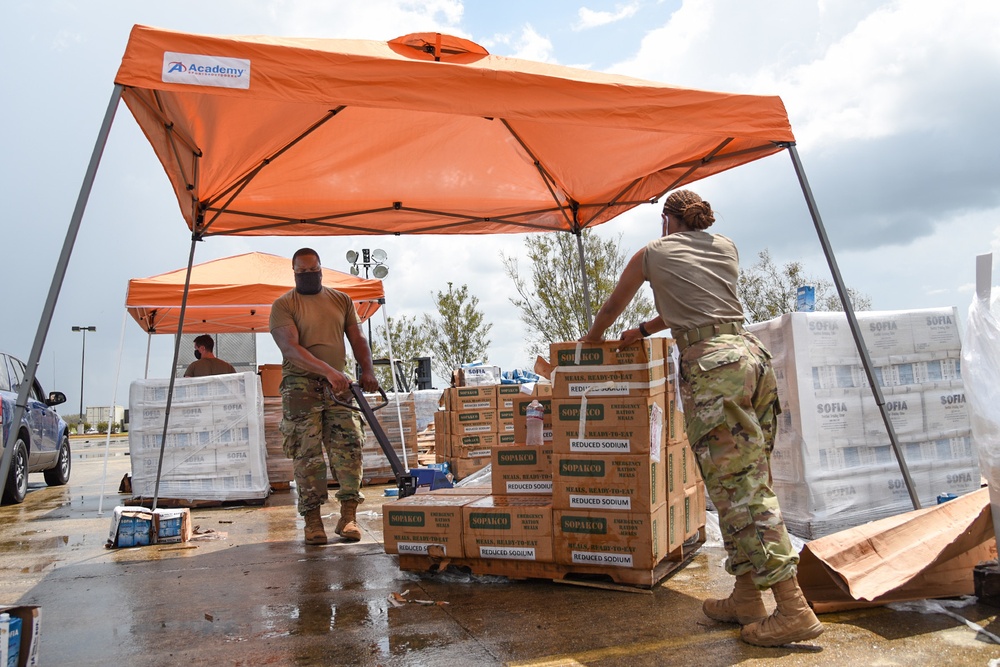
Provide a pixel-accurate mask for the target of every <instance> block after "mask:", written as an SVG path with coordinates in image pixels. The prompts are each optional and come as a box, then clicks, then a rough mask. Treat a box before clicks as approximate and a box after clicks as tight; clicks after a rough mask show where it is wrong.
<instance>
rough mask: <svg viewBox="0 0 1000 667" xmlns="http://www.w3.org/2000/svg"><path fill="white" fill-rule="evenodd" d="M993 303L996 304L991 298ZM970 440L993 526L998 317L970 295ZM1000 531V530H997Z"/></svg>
mask: <svg viewBox="0 0 1000 667" xmlns="http://www.w3.org/2000/svg"><path fill="white" fill-rule="evenodd" d="M992 301H993V304H996V301H997V300H996V299H995V298H994V299H993V300H992ZM962 375H963V376H964V378H965V388H966V396H967V400H968V403H969V418H970V421H971V426H972V441H973V443H974V445H975V449H976V450H977V451H978V452H979V468H980V471H981V473H982V475H983V477H985V478H986V481H987V482H988V483H989V487H990V505H991V506H992V508H993V526H994V529H997V525H998V524H1000V318H998V317H997V315H996V313H995V311H994V308H993V307H992V306H991V304H990V302H988V301H987V300H985V299H980V298H979V297H978V296H973V298H972V305H971V306H969V318H968V322H967V323H966V327H965V336H964V337H963V340H962ZM998 534H1000V531H998Z"/></svg>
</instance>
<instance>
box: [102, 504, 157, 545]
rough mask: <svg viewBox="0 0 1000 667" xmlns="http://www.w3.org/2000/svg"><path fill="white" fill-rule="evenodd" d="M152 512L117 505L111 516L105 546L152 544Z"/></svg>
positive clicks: (143, 508) (141, 508)
mask: <svg viewBox="0 0 1000 667" xmlns="http://www.w3.org/2000/svg"><path fill="white" fill-rule="evenodd" d="M154 534H155V533H154V532H153V512H152V510H149V509H147V508H145V507H136V506H129V505H119V506H118V507H116V508H115V509H114V512H113V513H112V516H111V532H110V533H109V534H108V543H107V546H108V547H111V548H124V547H141V546H147V545H150V544H152V543H153V542H152V540H153V535H154Z"/></svg>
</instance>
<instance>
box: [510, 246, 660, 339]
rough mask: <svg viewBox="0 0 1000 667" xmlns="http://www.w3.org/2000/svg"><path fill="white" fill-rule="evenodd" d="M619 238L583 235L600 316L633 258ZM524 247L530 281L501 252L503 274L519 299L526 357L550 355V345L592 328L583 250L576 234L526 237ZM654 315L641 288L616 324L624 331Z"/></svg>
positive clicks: (594, 306) (593, 301)
mask: <svg viewBox="0 0 1000 667" xmlns="http://www.w3.org/2000/svg"><path fill="white" fill-rule="evenodd" d="M621 238H622V237H621V234H619V235H618V237H617V238H615V239H602V238H601V237H600V236H598V235H597V234H596V233H594V232H593V231H592V230H589V229H586V230H584V231H583V248H584V255H585V261H586V264H587V267H586V271H587V284H588V287H589V292H590V310H591V313H594V314H596V313H597V311H598V309H599V308H600V307H601V306H602V305H603V304H604V302H605V301H606V300H607V298H608V297H609V296H610V295H611V292H612V290H614V288H615V285H616V284H617V283H618V278H619V277H620V276H621V273H622V270H623V269H624V268H625V264H626V263H628V260H629V259H630V258H631V256H629V255H626V254H625V252H624V251H623V250H622V248H621ZM524 246H525V249H526V250H527V259H528V263H529V265H530V271H531V276H530V280H529V279H528V278H525V277H522V276H521V273H520V267H519V265H518V260H517V258H516V257H507V256H504V255H503V254H501V257H502V259H503V265H504V270H505V271H506V273H507V276H508V277H509V278H510V279H511V281H512V282H513V283H514V288H515V289H516V290H517V293H518V295H519V296H518V298H512V299H511V300H510V301H511V303H512V304H514V306H515V307H516V308H517V309H518V310H519V311H521V321H522V322H524V324H525V325H526V326H527V330H526V332H525V333H526V338H527V341H528V353H529V354H531V355H537V354H542V355H545V356H547V355H548V351H549V349H548V346H549V344H550V343H554V342H562V341H570V340H576V339H578V338H579V337H580V336H582V335H583V334H585V333H587V331H588V330H589V329H590V323H589V322H587V309H586V307H585V305H584V304H585V300H584V292H583V281H582V278H581V274H580V253H579V248H578V247H577V240H576V238H575V237H574V236H573V235H572V234H534V235H530V236H527V237H525V239H524ZM655 314H656V312H655V310H654V308H653V304H652V302H651V301H650V299H649V297H647V296H646V288H643V289H641V290H639V292H638V293H637V294H636V296H635V298H634V299H632V302H631V303H629V305H628V307H627V308H626V309H625V312H624V313H622V316H621V317H620V318H619V319H618V325H619V326H620V330H624V329H627V328H630V327H634V326H636V325H638V323H639V322H641V321H643V320H648V319H651V318H652V317H653V316H654V315H655ZM608 335H609V336H610V335H614V334H613V333H612V332H609V334H608Z"/></svg>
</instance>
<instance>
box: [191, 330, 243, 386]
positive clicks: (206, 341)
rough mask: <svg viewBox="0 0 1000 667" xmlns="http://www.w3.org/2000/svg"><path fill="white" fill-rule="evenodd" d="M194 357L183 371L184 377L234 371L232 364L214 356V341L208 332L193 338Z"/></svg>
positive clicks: (223, 373) (198, 376) (200, 376)
mask: <svg viewBox="0 0 1000 667" xmlns="http://www.w3.org/2000/svg"><path fill="white" fill-rule="evenodd" d="M194 358H195V360H194V361H192V362H191V363H190V365H188V367H187V370H185V371H184V377H186V378H203V377H207V376H209V375H226V374H227V373H235V372H236V369H235V368H233V365H232V364H230V363H229V362H228V361H223V360H222V359H219V358H218V357H217V356H215V341H214V340H212V337H211V336H209V335H208V334H201V335H200V336H198V337H196V338H195V339H194Z"/></svg>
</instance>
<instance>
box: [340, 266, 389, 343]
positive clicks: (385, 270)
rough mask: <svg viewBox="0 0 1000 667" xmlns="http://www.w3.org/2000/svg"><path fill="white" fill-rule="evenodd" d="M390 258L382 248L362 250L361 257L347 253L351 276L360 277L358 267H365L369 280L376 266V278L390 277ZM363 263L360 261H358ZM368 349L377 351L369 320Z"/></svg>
mask: <svg viewBox="0 0 1000 667" xmlns="http://www.w3.org/2000/svg"><path fill="white" fill-rule="evenodd" d="M388 258H389V256H388V255H387V254H386V252H385V250H382V249H381V248H375V249H374V250H371V249H369V248H362V249H361V256H360V257H359V256H358V253H356V252H355V251H353V250H348V251H347V261H348V263H350V265H351V275H355V276H356V275H358V273H359V271H358V265H361V266H363V267H365V278H366V279H367V278H368V268H369V267H372V266H374V267H375V268H374V269H373V270H372V273H373V274H375V277H376V278H378V279H379V280H381V279H382V278H385V277H386V276H387V275H389V267H387V266H386V265H385V262H386V260H387V259H388ZM359 259H360V260H361V261H358V260H359ZM368 349H370V350H372V351H373V352H374V351H375V341H373V340H372V321H371V318H368Z"/></svg>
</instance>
